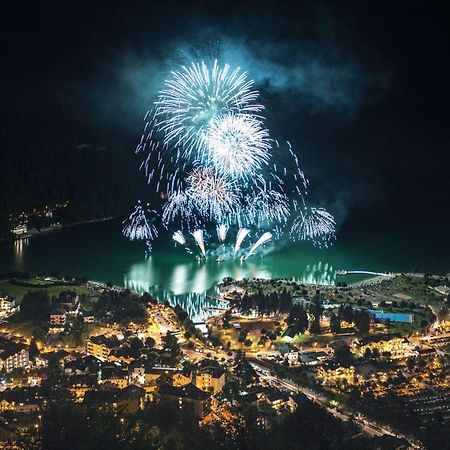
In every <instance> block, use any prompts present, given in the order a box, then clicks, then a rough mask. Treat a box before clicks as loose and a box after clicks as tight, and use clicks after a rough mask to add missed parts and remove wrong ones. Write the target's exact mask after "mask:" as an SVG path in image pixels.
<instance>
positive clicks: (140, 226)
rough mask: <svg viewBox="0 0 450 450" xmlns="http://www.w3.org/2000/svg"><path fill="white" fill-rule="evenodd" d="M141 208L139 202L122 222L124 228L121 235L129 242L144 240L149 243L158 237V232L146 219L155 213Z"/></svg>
mask: <svg viewBox="0 0 450 450" xmlns="http://www.w3.org/2000/svg"><path fill="white" fill-rule="evenodd" d="M148 206H149V205H148V204H147V210H146V209H145V208H143V207H142V205H141V204H140V202H139V203H138V204H137V206H136V208H135V210H134V211H133V212H132V213H131V214H130V216H129V217H128V219H126V220H124V222H123V223H124V225H125V226H124V227H123V230H122V233H123V235H124V236H125V237H127V238H128V239H129V240H130V241H134V240H145V241H151V240H152V239H154V238H155V237H157V236H158V230H157V229H156V227H155V226H154V225H153V223H152V222H151V221H150V220H149V219H148V218H147V214H149V215H150V214H155V215H156V211H150V210H148Z"/></svg>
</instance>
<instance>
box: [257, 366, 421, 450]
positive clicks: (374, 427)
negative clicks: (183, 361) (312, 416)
mask: <svg viewBox="0 0 450 450" xmlns="http://www.w3.org/2000/svg"><path fill="white" fill-rule="evenodd" d="M250 364H251V365H252V367H253V368H254V369H255V370H256V372H257V373H258V375H259V376H260V377H261V378H262V379H264V380H266V381H267V382H268V383H269V384H271V385H275V386H280V387H282V388H284V389H286V390H288V391H291V392H294V393H302V394H303V395H305V396H306V397H307V398H308V399H309V400H311V401H312V402H314V403H317V404H319V405H321V406H322V407H324V408H325V409H326V410H327V411H328V412H329V413H330V414H332V415H333V416H334V417H337V418H338V419H340V420H342V421H344V422H346V421H348V420H353V421H354V422H356V423H357V424H358V425H359V426H360V428H361V430H362V431H363V432H365V433H366V434H368V435H369V436H384V435H389V436H393V437H396V438H398V439H404V440H405V441H407V442H408V443H409V445H410V448H411V449H417V450H419V449H420V450H422V449H423V448H424V447H423V446H422V444H421V443H420V442H418V441H415V440H413V439H411V438H409V437H407V436H404V435H402V434H399V433H394V432H393V431H391V430H389V429H387V428H384V427H382V426H380V425H378V424H375V423H374V422H371V421H370V420H369V419H367V418H366V417H364V416H362V415H361V414H355V412H354V411H352V410H350V408H348V407H343V406H340V409H339V410H336V409H334V408H331V407H330V406H329V404H328V399H327V397H326V396H325V395H323V394H321V393H318V392H315V391H313V390H312V389H309V388H307V387H304V386H300V385H298V384H296V383H294V382H293V381H291V380H285V379H281V378H277V377H275V376H273V375H271V374H270V371H269V369H268V368H267V367H265V366H263V365H261V364H259V363H258V362H256V361H255V360H252V361H251V362H250Z"/></svg>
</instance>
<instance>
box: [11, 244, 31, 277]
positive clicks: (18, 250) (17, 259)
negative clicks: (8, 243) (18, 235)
mask: <svg viewBox="0 0 450 450" xmlns="http://www.w3.org/2000/svg"><path fill="white" fill-rule="evenodd" d="M28 244H29V238H24V239H17V240H15V241H14V265H15V267H16V268H17V269H18V270H21V269H22V263H23V255H24V253H25V249H26V248H27V247H28Z"/></svg>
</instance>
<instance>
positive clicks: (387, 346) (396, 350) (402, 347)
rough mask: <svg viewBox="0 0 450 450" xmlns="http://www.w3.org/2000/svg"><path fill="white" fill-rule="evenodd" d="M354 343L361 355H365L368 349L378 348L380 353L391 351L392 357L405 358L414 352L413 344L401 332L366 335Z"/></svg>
mask: <svg viewBox="0 0 450 450" xmlns="http://www.w3.org/2000/svg"><path fill="white" fill-rule="evenodd" d="M353 345H354V347H355V349H356V352H357V353H358V354H360V355H361V356H363V355H364V353H365V352H366V350H367V349H369V350H370V351H372V352H373V350H375V349H377V350H378V351H379V353H380V355H382V354H383V353H385V352H389V353H390V357H391V358H393V359H395V358H405V357H407V356H410V355H411V354H412V345H411V344H410V343H409V342H408V340H407V339H406V338H405V337H403V336H402V335H401V334H399V333H387V334H376V335H371V336H364V337H362V338H358V339H356V341H355V342H354V344H353Z"/></svg>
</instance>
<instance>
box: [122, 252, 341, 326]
mask: <svg viewBox="0 0 450 450" xmlns="http://www.w3.org/2000/svg"><path fill="white" fill-rule="evenodd" d="M277 262H278V263H277ZM289 275H291V276H289ZM225 277H232V278H234V279H237V280H241V279H243V278H263V279H268V278H271V277H284V278H289V279H292V280H295V281H297V282H299V283H309V284H327V285H332V284H334V283H335V281H336V280H335V271H334V267H333V266H332V265H331V264H330V263H328V262H322V261H318V262H316V263H310V264H305V265H303V267H302V266H301V265H300V263H299V265H297V266H294V267H293V266H292V261H289V264H288V265H286V261H283V260H282V259H281V260H280V261H277V260H276V259H274V260H273V261H272V260H270V259H269V258H263V259H254V260H250V261H239V260H235V261H222V262H216V261H207V262H197V261H195V260H193V261H189V262H186V263H180V262H175V261H167V260H164V259H163V258H159V257H158V256H157V255H155V256H151V257H149V258H147V259H145V260H143V261H140V262H137V263H135V264H132V265H131V266H130V268H129V270H128V271H127V272H126V273H125V274H124V278H123V284H124V286H125V287H126V288H129V289H132V290H134V291H137V292H140V293H142V292H149V293H150V294H152V295H154V296H155V297H157V298H158V299H159V300H161V301H168V302H169V303H171V304H172V305H175V304H179V305H180V306H181V307H182V308H183V309H185V310H186V311H187V312H188V313H189V315H190V316H191V317H192V318H193V320H197V321H201V320H203V319H204V318H205V317H206V316H208V315H209V314H211V310H209V309H208V308H210V307H216V306H218V301H217V300H216V299H214V298H213V297H214V296H215V295H216V288H215V286H216V284H217V283H218V282H220V281H221V280H222V279H223V278H225ZM211 296H212V297H211Z"/></svg>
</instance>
